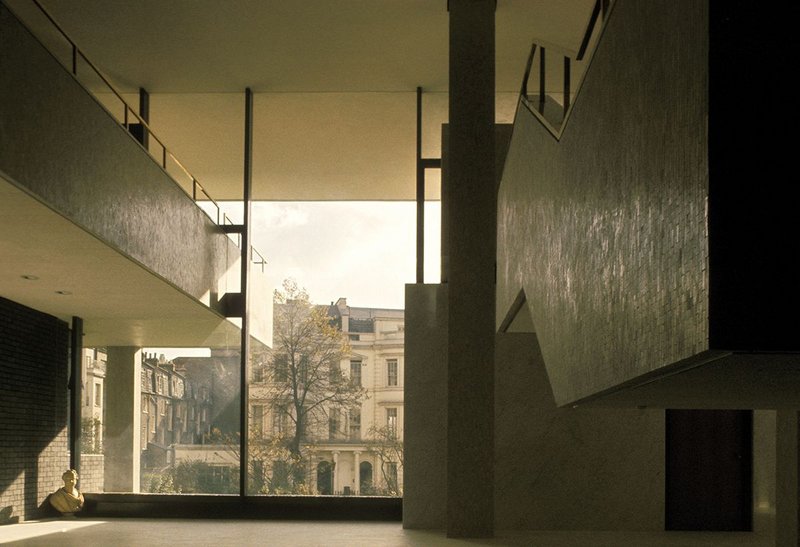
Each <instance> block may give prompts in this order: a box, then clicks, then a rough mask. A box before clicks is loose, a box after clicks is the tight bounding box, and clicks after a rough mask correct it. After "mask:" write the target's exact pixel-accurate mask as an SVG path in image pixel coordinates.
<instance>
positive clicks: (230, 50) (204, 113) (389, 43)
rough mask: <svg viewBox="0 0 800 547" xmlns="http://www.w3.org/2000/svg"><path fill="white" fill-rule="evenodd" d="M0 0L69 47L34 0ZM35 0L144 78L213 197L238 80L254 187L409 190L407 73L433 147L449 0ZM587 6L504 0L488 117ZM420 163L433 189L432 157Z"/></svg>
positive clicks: (96, 57)
mask: <svg viewBox="0 0 800 547" xmlns="http://www.w3.org/2000/svg"><path fill="white" fill-rule="evenodd" d="M6 1H7V2H8V3H9V5H10V6H11V7H12V9H14V10H15V11H16V12H17V13H19V14H20V16H21V17H22V18H23V19H24V20H26V22H27V23H28V24H29V25H30V26H31V27H33V28H34V29H36V31H37V34H39V35H40V36H44V37H45V40H46V41H48V42H49V43H50V44H52V45H53V46H54V47H55V48H57V49H59V51H60V52H61V53H60V55H61V57H62V58H64V59H68V58H69V54H68V53H69V51H68V49H67V47H66V45H65V42H64V41H63V40H59V39H57V38H54V37H53V32H52V29H50V30H47V28H48V24H46V22H45V20H44V19H43V17H42V16H41V14H37V12H36V10H35V8H32V3H31V0H6ZM41 1H42V3H43V5H44V6H45V7H46V9H47V10H49V11H50V13H51V14H52V16H53V17H54V19H55V20H56V21H57V22H58V23H59V25H61V27H62V28H63V29H64V30H65V31H66V33H67V34H68V35H69V36H70V37H71V38H72V39H73V41H74V42H75V43H76V44H77V45H78V47H79V48H81V50H82V51H83V52H84V53H85V54H86V56H87V57H88V58H89V59H91V60H92V62H93V63H94V64H95V65H96V66H97V67H99V68H100V70H101V71H102V72H103V73H104V74H105V75H106V76H107V77H108V78H109V80H110V81H111V82H112V83H113V84H114V85H115V86H116V87H117V88H118V89H119V90H121V91H128V92H130V91H136V90H138V88H140V87H143V88H145V89H147V90H148V92H149V93H150V94H151V116H150V121H151V126H152V127H153V129H154V131H155V133H156V134H157V135H158V136H159V138H160V139H161V140H162V141H164V142H165V143H166V145H167V147H168V148H169V149H170V150H171V151H172V152H174V153H175V155H176V157H178V158H179V159H180V161H181V163H183V164H184V165H185V166H186V167H187V168H188V169H189V171H190V172H191V173H192V175H193V176H194V177H195V178H197V179H198V180H199V181H200V182H201V184H203V186H204V187H206V189H207V190H208V193H209V194H210V195H211V196H212V197H214V198H215V199H217V200H228V199H240V198H241V181H242V157H243V152H242V146H243V136H242V135H243V129H242V127H243V118H244V115H243V110H244V107H243V104H244V102H243V98H242V92H243V90H244V88H245V87H250V88H251V89H252V90H253V91H254V92H255V93H256V97H255V109H254V110H255V113H254V117H255V123H254V132H255V135H254V148H255V149H254V172H253V184H254V197H255V199H261V200H411V199H414V196H415V172H416V171H415V169H416V168H415V160H414V157H415V146H416V145H415V135H416V126H415V124H416V114H415V112H416V98H415V94H414V92H415V89H416V87H417V86H421V87H422V88H423V90H424V92H425V98H424V101H423V126H424V127H423V148H424V150H423V155H424V156H425V157H440V156H441V150H440V135H441V124H442V123H445V122H446V121H447V90H448V81H447V79H448V14H447V2H446V0H303V1H302V2H286V1H285V0H226V1H225V2H220V1H219V0H170V1H169V2H164V1H163V0H137V1H135V2H130V1H128V0H41ZM593 5H594V0H567V1H565V0H499V1H498V4H497V11H496V36H497V38H496V51H497V56H496V58H497V65H496V82H497V85H496V89H497V92H498V96H497V97H498V99H497V105H498V108H497V121H498V123H509V122H511V121H512V120H513V116H514V111H515V107H516V98H517V97H516V94H517V93H518V90H519V87H520V84H521V79H522V75H523V72H524V65H525V61H526V58H527V55H528V52H529V49H530V44H531V41H532V40H533V39H534V38H537V39H540V40H544V41H546V42H548V43H551V44H555V45H560V46H561V47H564V48H568V49H573V50H574V49H577V47H578V45H579V44H580V41H581V39H582V37H583V33H584V31H585V28H586V26H587V23H588V19H589V16H590V14H591V10H592V6H593ZM552 65H553V70H555V71H556V74H557V72H558V66H559V63H552ZM79 72H82V73H83V74H84V76H85V75H87V74H88V73H89V71H88V69H86V70H82V69H81V67H79ZM552 80H553V82H554V87H556V88H557V85H555V82H556V80H557V75H554V77H553V78H552ZM85 82H86V85H88V86H89V87H91V88H95V89H96V90H98V91H99V90H101V87H100V85H99V83H98V81H97V80H96V79H87V80H85ZM126 99H128V100H129V103H130V104H131V105H133V106H134V107H137V106H138V101H137V98H136V96H135V95H129V96H126ZM105 100H106V101H107V104H109V107H110V108H111V109H115V111H120V105H119V104H115V101H116V100H115V99H113V96H108V97H107V98H106V99H105ZM429 177H430V178H429V189H428V192H427V194H428V198H429V199H438V196H439V174H438V171H429Z"/></svg>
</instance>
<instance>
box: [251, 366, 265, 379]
mask: <svg viewBox="0 0 800 547" xmlns="http://www.w3.org/2000/svg"><path fill="white" fill-rule="evenodd" d="M263 381H264V367H262V366H260V365H259V366H256V367H255V368H253V382H255V383H260V382H263Z"/></svg>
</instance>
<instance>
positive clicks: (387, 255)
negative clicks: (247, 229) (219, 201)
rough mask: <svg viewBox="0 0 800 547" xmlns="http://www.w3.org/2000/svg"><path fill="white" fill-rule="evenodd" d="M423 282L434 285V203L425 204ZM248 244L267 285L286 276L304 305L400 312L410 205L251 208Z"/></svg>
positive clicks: (409, 246) (408, 277)
mask: <svg viewBox="0 0 800 547" xmlns="http://www.w3.org/2000/svg"><path fill="white" fill-rule="evenodd" d="M425 217H426V218H425V220H426V241H425V248H426V253H425V254H426V258H425V266H426V268H425V277H426V281H427V282H429V283H434V282H438V275H439V270H440V261H439V253H440V251H439V237H440V236H439V224H440V214H439V202H430V203H428V204H426V214H425ZM253 245H254V246H255V247H256V249H258V251H259V252H260V253H261V254H263V255H264V257H265V258H266V259H267V263H268V264H267V268H266V275H267V276H268V279H269V281H270V284H271V285H272V286H274V287H280V286H281V283H282V282H283V280H284V279H285V278H288V277H291V278H293V279H294V280H295V281H297V283H298V285H300V286H302V287H305V288H306V289H307V290H308V292H309V294H310V296H311V300H312V301H313V302H316V303H320V304H327V303H329V302H331V301H335V300H337V299H338V298H340V297H345V298H347V303H348V304H350V305H351V306H359V307H376V308H377V307H381V308H398V309H402V308H403V307H404V302H403V299H404V296H403V295H404V291H405V284H406V283H413V282H414V277H415V272H416V266H415V254H416V250H415V245H416V204H415V203H413V202H388V201H379V202H375V201H368V202H352V201H350V202H307V201H306V202H256V203H254V204H253Z"/></svg>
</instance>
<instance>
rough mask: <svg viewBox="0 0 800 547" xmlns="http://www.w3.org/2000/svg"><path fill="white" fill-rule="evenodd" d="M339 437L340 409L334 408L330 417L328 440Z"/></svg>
mask: <svg viewBox="0 0 800 547" xmlns="http://www.w3.org/2000/svg"><path fill="white" fill-rule="evenodd" d="M338 436H339V409H338V408H332V409H331V410H330V413H329V415H328V438H329V439H335V438H336V437H338Z"/></svg>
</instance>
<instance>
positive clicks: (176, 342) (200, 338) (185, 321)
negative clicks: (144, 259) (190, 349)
mask: <svg viewBox="0 0 800 547" xmlns="http://www.w3.org/2000/svg"><path fill="white" fill-rule="evenodd" d="M0 233H2V238H0V257H2V260H0V296H2V297H4V298H7V299H9V300H13V301H15V302H18V303H20V304H23V305H25V306H28V307H30V308H34V309H36V310H40V311H43V312H45V313H49V314H51V315H54V316H56V317H58V318H60V319H62V320H64V321H67V322H69V321H70V320H71V317H72V316H73V315H75V316H78V317H81V318H83V320H84V344H85V345H86V346H88V347H91V346H106V345H131V346H145V345H150V346H197V347H207V346H214V347H226V346H227V345H238V343H239V329H238V328H237V327H236V326H235V325H233V324H232V323H230V322H229V321H228V320H226V319H224V318H222V317H220V316H219V315H217V314H215V313H214V312H212V311H211V310H210V309H209V308H207V307H206V306H204V305H203V304H201V303H199V302H198V301H196V300H195V299H193V298H191V297H189V296H187V295H185V294H184V293H182V292H181V291H179V290H178V289H176V288H175V287H173V286H172V285H170V284H168V283H167V282H165V281H164V280H162V279H160V278H158V277H156V276H155V275H153V274H151V273H149V272H148V271H146V270H145V269H144V268H142V267H141V266H140V265H138V264H136V263H135V262H133V261H131V260H129V259H128V258H126V257H124V256H123V255H121V254H120V253H119V252H117V251H116V250H114V249H112V248H110V247H108V246H107V245H106V244H104V243H103V242H101V241H100V240H98V239H97V238H95V237H94V236H92V235H91V234H89V233H88V232H86V231H84V230H83V229H81V228H79V227H78V226H76V225H75V224H73V223H72V222H70V221H69V220H67V219H65V218H64V217H62V216H61V215H59V214H57V213H55V212H53V211H52V210H51V209H50V208H49V207H47V206H45V205H43V204H42V203H40V202H39V201H37V200H36V199H34V198H33V197H31V196H30V195H28V194H27V193H25V192H23V191H22V190H20V189H19V188H17V187H16V186H14V185H12V184H11V183H9V182H8V181H6V180H5V179H3V178H2V177H0ZM23 276H26V277H29V278H30V279H26V278H25V277H23ZM126 287H128V288H130V287H135V288H136V290H125V288H126Z"/></svg>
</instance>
